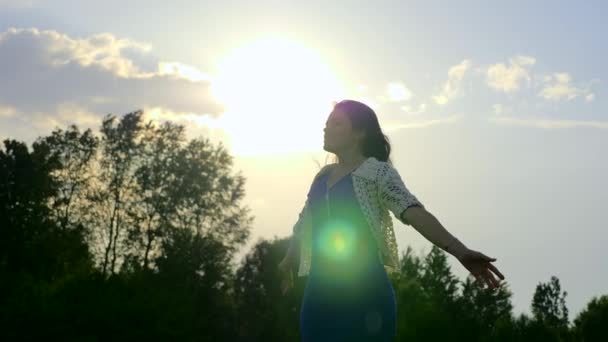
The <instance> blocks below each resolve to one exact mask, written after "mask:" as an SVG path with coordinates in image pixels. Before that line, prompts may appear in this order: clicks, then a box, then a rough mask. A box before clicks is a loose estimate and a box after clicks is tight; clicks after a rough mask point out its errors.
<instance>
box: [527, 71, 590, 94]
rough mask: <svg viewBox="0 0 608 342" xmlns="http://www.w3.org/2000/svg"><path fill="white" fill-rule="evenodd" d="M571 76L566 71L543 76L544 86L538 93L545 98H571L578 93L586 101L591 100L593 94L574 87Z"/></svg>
mask: <svg viewBox="0 0 608 342" xmlns="http://www.w3.org/2000/svg"><path fill="white" fill-rule="evenodd" d="M571 80H572V78H571V77H570V75H569V74H568V73H564V72H562V73H554V74H553V75H551V76H547V77H545V86H544V87H543V89H542V90H541V91H540V93H539V95H540V96H542V97H544V98H545V99H547V100H554V101H557V100H562V99H567V100H572V99H574V98H576V97H577V96H579V95H583V96H585V100H586V101H593V99H594V97H595V95H593V94H590V93H589V91H588V90H585V89H583V88H578V87H575V86H573V85H572V84H571Z"/></svg>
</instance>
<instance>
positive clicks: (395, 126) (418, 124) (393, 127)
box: [382, 114, 464, 132]
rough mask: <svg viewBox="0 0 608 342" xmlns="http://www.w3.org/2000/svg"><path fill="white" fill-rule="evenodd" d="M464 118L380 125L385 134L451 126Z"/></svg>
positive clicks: (454, 117)
mask: <svg viewBox="0 0 608 342" xmlns="http://www.w3.org/2000/svg"><path fill="white" fill-rule="evenodd" d="M463 117H464V116H463V115H462V114H461V115H453V116H451V117H448V118H444V119H431V120H423V121H412V122H402V121H396V122H390V121H389V122H383V123H382V130H383V131H385V132H394V131H397V130H400V129H403V128H424V127H430V126H435V125H446V124H453V123H456V122H458V121H460V120H462V118H463Z"/></svg>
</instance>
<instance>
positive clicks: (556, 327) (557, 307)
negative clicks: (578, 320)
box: [532, 276, 569, 341]
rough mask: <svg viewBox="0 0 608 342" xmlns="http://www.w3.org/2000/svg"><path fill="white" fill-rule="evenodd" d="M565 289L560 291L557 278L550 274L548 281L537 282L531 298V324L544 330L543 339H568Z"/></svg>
mask: <svg viewBox="0 0 608 342" xmlns="http://www.w3.org/2000/svg"><path fill="white" fill-rule="evenodd" d="M567 294H568V293H567V292H566V291H564V292H562V291H561V286H560V284H559V279H558V278H557V277H555V276H551V280H550V281H549V282H548V283H539V284H538V285H537V286H536V290H535V291H534V296H533V298H532V314H533V316H534V322H533V325H534V326H536V330H538V331H545V332H543V333H542V334H543V335H545V337H544V339H546V340H547V339H549V338H550V339H551V340H555V341H564V340H567V339H568V332H569V326H568V325H569V321H568V308H567V307H566V295H567Z"/></svg>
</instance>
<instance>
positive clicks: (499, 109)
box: [492, 103, 505, 115]
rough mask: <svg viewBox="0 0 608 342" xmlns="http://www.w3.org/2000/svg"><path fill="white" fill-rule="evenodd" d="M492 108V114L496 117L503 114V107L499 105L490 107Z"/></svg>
mask: <svg viewBox="0 0 608 342" xmlns="http://www.w3.org/2000/svg"><path fill="white" fill-rule="evenodd" d="M492 108H493V109H494V114H496V115H500V114H502V113H504V111H505V106H504V105H502V104H500V103H496V104H494V105H493V106H492Z"/></svg>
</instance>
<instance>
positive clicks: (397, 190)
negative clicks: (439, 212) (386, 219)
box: [380, 163, 424, 226]
mask: <svg viewBox="0 0 608 342" xmlns="http://www.w3.org/2000/svg"><path fill="white" fill-rule="evenodd" d="M380 200H381V201H382V204H383V205H384V207H385V208H388V210H390V211H391V212H392V213H393V215H395V217H396V218H397V219H398V220H399V221H401V222H403V223H404V224H406V225H408V226H411V224H410V223H409V222H408V221H406V220H405V218H404V217H403V216H402V215H401V214H402V213H403V212H404V211H405V210H406V209H407V208H409V207H413V206H420V207H423V208H424V204H422V203H421V202H420V201H419V200H418V198H416V196H414V195H413V194H412V193H411V192H410V191H409V190H408V189H407V187H406V186H405V184H404V183H403V180H402V179H401V175H399V172H398V171H397V169H395V168H394V167H393V166H392V165H390V164H389V163H386V164H385V165H384V167H383V168H382V169H381V174H380Z"/></svg>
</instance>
